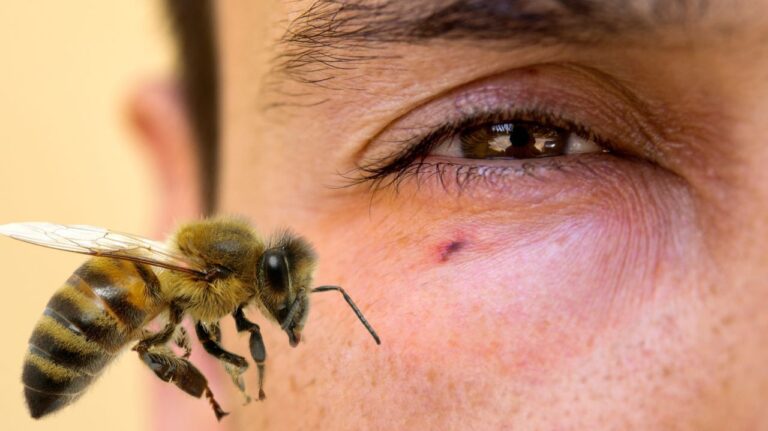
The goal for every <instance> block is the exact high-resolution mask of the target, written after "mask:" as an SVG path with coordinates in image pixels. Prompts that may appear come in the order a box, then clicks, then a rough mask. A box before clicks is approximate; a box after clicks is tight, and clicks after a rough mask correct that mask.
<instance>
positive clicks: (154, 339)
mask: <svg viewBox="0 0 768 431" xmlns="http://www.w3.org/2000/svg"><path fill="white" fill-rule="evenodd" d="M182 313H183V312H182V310H181V308H179V307H176V306H174V305H171V308H170V310H169V311H168V323H166V325H165V327H163V329H161V330H160V331H158V332H156V333H154V334H149V335H147V336H145V337H144V338H142V339H141V341H139V343H138V344H136V345H135V346H134V347H133V350H135V351H137V352H142V351H146V350H148V349H149V348H150V347H152V346H157V345H160V344H165V343H167V342H168V341H169V340H170V339H171V337H173V334H174V333H175V332H176V327H177V326H178V325H179V323H180V322H181V317H182Z"/></svg>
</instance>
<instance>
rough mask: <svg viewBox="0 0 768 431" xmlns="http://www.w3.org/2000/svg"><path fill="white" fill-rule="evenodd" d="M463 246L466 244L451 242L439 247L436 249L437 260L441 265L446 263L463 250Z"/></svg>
mask: <svg viewBox="0 0 768 431" xmlns="http://www.w3.org/2000/svg"><path fill="white" fill-rule="evenodd" d="M465 246H466V242H465V241H464V240H452V241H449V242H447V243H446V244H444V245H441V246H440V247H439V249H438V254H439V257H438V260H439V261H440V262H442V263H444V262H448V259H450V257H451V256H452V255H454V254H455V253H456V252H458V251H459V250H461V249H463V248H464V247H465Z"/></svg>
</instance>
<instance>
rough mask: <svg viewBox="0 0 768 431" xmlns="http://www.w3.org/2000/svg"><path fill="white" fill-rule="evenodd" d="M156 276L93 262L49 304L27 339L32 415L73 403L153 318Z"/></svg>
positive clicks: (133, 266)
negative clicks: (153, 290)
mask: <svg viewBox="0 0 768 431" xmlns="http://www.w3.org/2000/svg"><path fill="white" fill-rule="evenodd" d="M150 277H154V273H153V272H151V270H149V269H148V268H146V267H141V266H138V265H137V264H134V263H132V262H126V261H120V260H115V259H106V258H93V259H91V260H89V261H87V262H86V263H85V264H83V265H82V266H81V267H80V268H79V269H78V270H77V271H76V272H75V273H74V274H73V275H72V276H71V277H70V278H69V280H67V282H66V283H65V284H64V286H62V287H61V288H60V289H59V290H58V291H57V292H56V293H55V294H54V295H53V297H52V298H51V300H50V301H49V302H48V306H47V307H46V309H45V312H44V313H43V316H42V317H41V318H40V320H39V321H38V323H37V325H36V326H35V329H34V331H33V332H32V336H31V337H30V339H29V351H28V353H27V356H26V358H25V361H24V371H23V373H22V381H23V382H24V393H25V396H26V400H27V405H28V406H29V410H30V414H31V415H32V417H34V418H39V417H41V416H44V415H47V414H49V413H52V412H54V411H56V410H59V409H61V408H62V407H64V406H66V405H68V404H70V403H72V402H73V401H75V400H76V399H77V398H78V397H79V396H80V395H81V394H82V393H83V392H84V391H85V389H86V388H87V386H88V385H89V384H90V383H91V382H92V381H93V379H94V378H95V377H96V376H98V374H99V373H100V372H101V371H102V370H103V369H104V367H105V366H106V365H107V364H108V363H109V362H110V361H111V360H112V358H113V357H114V356H115V354H117V353H118V352H119V350H120V349H121V348H122V347H123V346H125V344H126V343H128V342H129V341H131V340H133V339H134V338H135V337H136V333H137V331H138V330H139V329H141V327H142V326H143V325H144V324H145V323H146V321H147V320H148V319H150V318H152V317H154V315H155V314H157V310H156V309H157V308H158V306H156V305H155V303H156V302H157V301H156V298H154V295H153V292H152V289H153V288H156V287H157V286H155V285H154V284H156V283H157V279H156V278H150Z"/></svg>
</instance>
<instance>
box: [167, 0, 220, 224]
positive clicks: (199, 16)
mask: <svg viewBox="0 0 768 431" xmlns="http://www.w3.org/2000/svg"><path fill="white" fill-rule="evenodd" d="M213 8H214V6H213V2H212V1H211V0H165V9H166V14H167V16H168V20H169V22H170V27H171V30H172V35H173V38H174V39H175V42H176V47H177V60H176V61H177V65H176V67H177V73H178V74H179V80H180V84H181V92H182V97H183V98H184V100H185V102H186V103H185V105H186V109H187V114H188V116H189V118H190V121H191V123H192V130H193V133H194V137H195V142H196V144H197V153H198V159H199V160H200V166H199V167H200V173H201V175H202V178H201V181H202V194H203V196H202V198H203V201H204V205H205V208H204V210H205V212H206V213H207V212H211V211H213V210H215V207H216V187H217V177H218V172H217V170H218V140H219V94H218V93H219V89H218V85H219V83H218V80H219V79H218V53H217V47H216V31H215V19H214V10H213Z"/></svg>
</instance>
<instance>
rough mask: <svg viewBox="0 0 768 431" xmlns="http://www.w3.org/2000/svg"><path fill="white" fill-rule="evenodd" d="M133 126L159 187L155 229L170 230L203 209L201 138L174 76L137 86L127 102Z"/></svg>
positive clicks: (194, 217) (158, 232) (159, 231)
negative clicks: (169, 78) (195, 131)
mask: <svg viewBox="0 0 768 431" xmlns="http://www.w3.org/2000/svg"><path fill="white" fill-rule="evenodd" d="M128 118H129V121H130V126H131V128H132V129H133V131H134V132H135V133H136V135H137V137H138V141H139V143H140V144H141V147H142V148H143V149H144V153H145V154H146V155H147V158H148V159H149V160H150V163H151V165H152V166H153V168H154V169H153V170H154V172H155V178H156V182H157V187H158V191H159V193H158V197H159V202H158V203H157V207H158V209H159V212H158V214H157V217H156V220H157V222H156V223H157V224H156V226H155V233H156V234H158V235H161V234H166V233H168V232H170V231H171V230H172V229H173V228H174V227H175V226H177V225H178V223H179V222H181V221H187V220H191V219H196V218H199V217H200V214H201V213H202V199H201V196H200V195H201V190H202V188H201V179H200V176H199V168H198V166H199V165H198V155H197V152H196V148H197V146H196V142H195V139H194V132H193V129H192V124H191V121H190V118H189V116H188V115H187V109H186V105H185V103H184V99H183V97H182V96H181V94H180V91H179V87H178V85H176V82H175V81H173V80H165V81H155V82H149V83H145V84H143V85H140V86H139V87H137V88H136V89H135V90H134V91H133V92H132V94H131V97H130V99H129V102H128Z"/></svg>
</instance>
